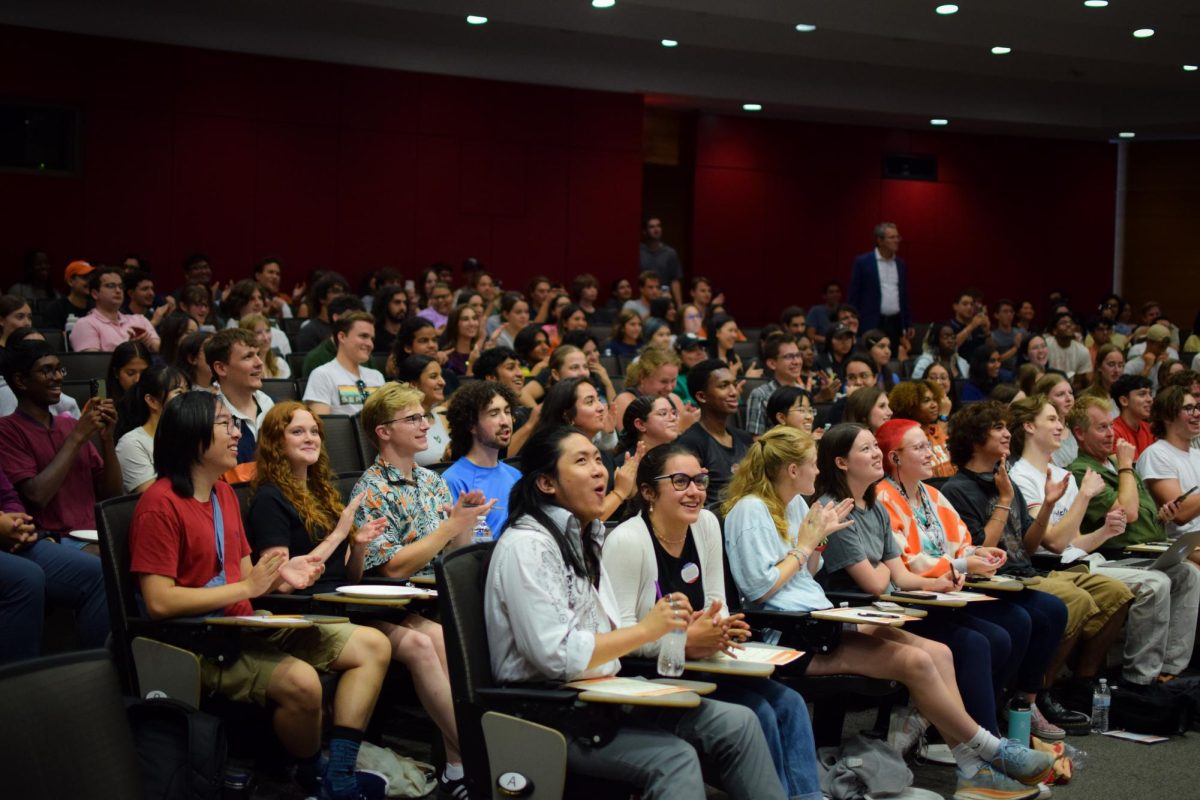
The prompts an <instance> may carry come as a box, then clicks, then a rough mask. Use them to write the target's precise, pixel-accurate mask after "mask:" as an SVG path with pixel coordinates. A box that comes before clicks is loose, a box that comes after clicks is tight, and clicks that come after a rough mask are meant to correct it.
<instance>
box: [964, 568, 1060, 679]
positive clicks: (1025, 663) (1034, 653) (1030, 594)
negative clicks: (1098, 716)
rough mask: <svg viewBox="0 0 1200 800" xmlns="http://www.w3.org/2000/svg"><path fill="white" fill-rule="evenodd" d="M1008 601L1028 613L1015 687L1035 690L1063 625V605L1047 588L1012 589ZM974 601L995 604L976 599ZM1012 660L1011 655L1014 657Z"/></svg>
mask: <svg viewBox="0 0 1200 800" xmlns="http://www.w3.org/2000/svg"><path fill="white" fill-rule="evenodd" d="M1005 599H1006V600H1007V601H1008V602H1010V603H1012V604H1014V605H1018V606H1020V607H1021V608H1022V609H1024V610H1025V613H1027V614H1028V615H1029V621H1030V632H1029V647H1028V649H1027V650H1026V651H1025V657H1024V658H1022V659H1021V660H1020V662H1019V663H1017V665H1016V667H1017V669H1016V676H1017V678H1016V687H1017V689H1018V690H1019V691H1022V692H1036V691H1037V690H1039V689H1041V688H1042V686H1043V685H1044V684H1043V681H1044V680H1045V675H1046V670H1047V669H1049V667H1050V660H1051V659H1052V658H1054V653H1055V651H1056V650H1057V649H1058V645H1059V643H1060V642H1061V641H1062V636H1063V631H1065V630H1066V629H1067V605H1066V603H1064V602H1063V601H1062V600H1060V599H1058V598H1057V597H1055V596H1054V595H1052V594H1050V593H1049V592H1038V591H1034V590H1031V589H1026V590H1025V591H1023V592H1013V593H1012V595H1011V597H1010V598H1005ZM1001 602H1004V601H1001ZM978 605H989V606H990V605H999V603H979V604H978ZM1014 660H1015V659H1014Z"/></svg>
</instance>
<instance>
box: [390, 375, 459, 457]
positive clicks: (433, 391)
mask: <svg viewBox="0 0 1200 800" xmlns="http://www.w3.org/2000/svg"><path fill="white" fill-rule="evenodd" d="M396 380H398V381H401V382H403V383H407V384H408V385H409V386H412V387H413V388H414V389H417V390H419V391H420V392H421V407H422V408H423V409H424V411H425V419H426V422H427V423H428V425H429V429H428V430H427V431H426V439H427V441H428V445H429V446H428V447H427V448H426V449H425V450H422V451H421V452H419V453H417V454H416V460H417V463H418V464H420V465H421V466H422V467H428V466H430V465H432V464H437V463H438V462H441V461H445V460H446V449H447V448H448V447H449V446H450V429H449V428H448V427H447V426H446V404H445V400H446V379H445V378H444V377H443V375H442V368H441V365H439V364H438V362H437V359H435V358H430V357H429V356H409V357H408V358H406V359H404V360H403V361H401V362H400V364H399V366H398V367H397V369H396Z"/></svg>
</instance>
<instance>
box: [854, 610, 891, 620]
mask: <svg viewBox="0 0 1200 800" xmlns="http://www.w3.org/2000/svg"><path fill="white" fill-rule="evenodd" d="M859 616H860V617H870V618H871V619H900V617H898V616H896V615H895V614H876V613H875V612H874V611H862V612H859Z"/></svg>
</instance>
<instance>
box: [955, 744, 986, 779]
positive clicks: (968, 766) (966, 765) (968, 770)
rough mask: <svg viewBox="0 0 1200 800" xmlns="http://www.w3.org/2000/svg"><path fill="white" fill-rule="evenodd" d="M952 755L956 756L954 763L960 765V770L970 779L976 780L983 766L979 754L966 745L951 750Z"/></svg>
mask: <svg viewBox="0 0 1200 800" xmlns="http://www.w3.org/2000/svg"><path fill="white" fill-rule="evenodd" d="M950 754H951V755H953V756H954V763H955V764H957V765H958V768H959V770H961V771H962V773H963V774H964V775H966V776H967V777H968V778H974V777H975V773H977V772H979V768H980V767H982V766H983V759H982V758H980V757H979V753H978V752H976V751H975V750H972V749H971V748H970V747H969V746H968V745H966V744H956V745H955V746H954V748H953V749H951V750H950Z"/></svg>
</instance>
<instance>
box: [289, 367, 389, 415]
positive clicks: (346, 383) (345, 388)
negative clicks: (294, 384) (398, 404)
mask: <svg viewBox="0 0 1200 800" xmlns="http://www.w3.org/2000/svg"><path fill="white" fill-rule="evenodd" d="M360 381H361V382H362V385H361V387H360V386H359V382H360ZM384 383H386V381H385V380H384V377H383V373H382V372H379V371H378V370H374V369H371V368H370V367H359V368H358V374H357V375H355V374H354V373H353V372H349V371H347V370H346V369H345V368H344V367H343V366H342V365H341V364H339V363H338V362H337V359H336V358H335V359H334V360H333V361H329V362H327V363H325V364H322V365H321V366H319V367H317V368H316V369H314V370H313V371H312V373H311V374H310V375H309V376H308V385H307V386H306V387H305V388H304V402H306V403H308V402H314V403H324V404H325V405H327V406H329V413H330V414H350V415H353V414H357V413H358V412H360V411H362V407H363V402H364V401H365V400H366V399H367V397H369V396H370V395H371V392H373V391H375V390H376V389H378V388H379V387H380V386H383V384H384Z"/></svg>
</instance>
